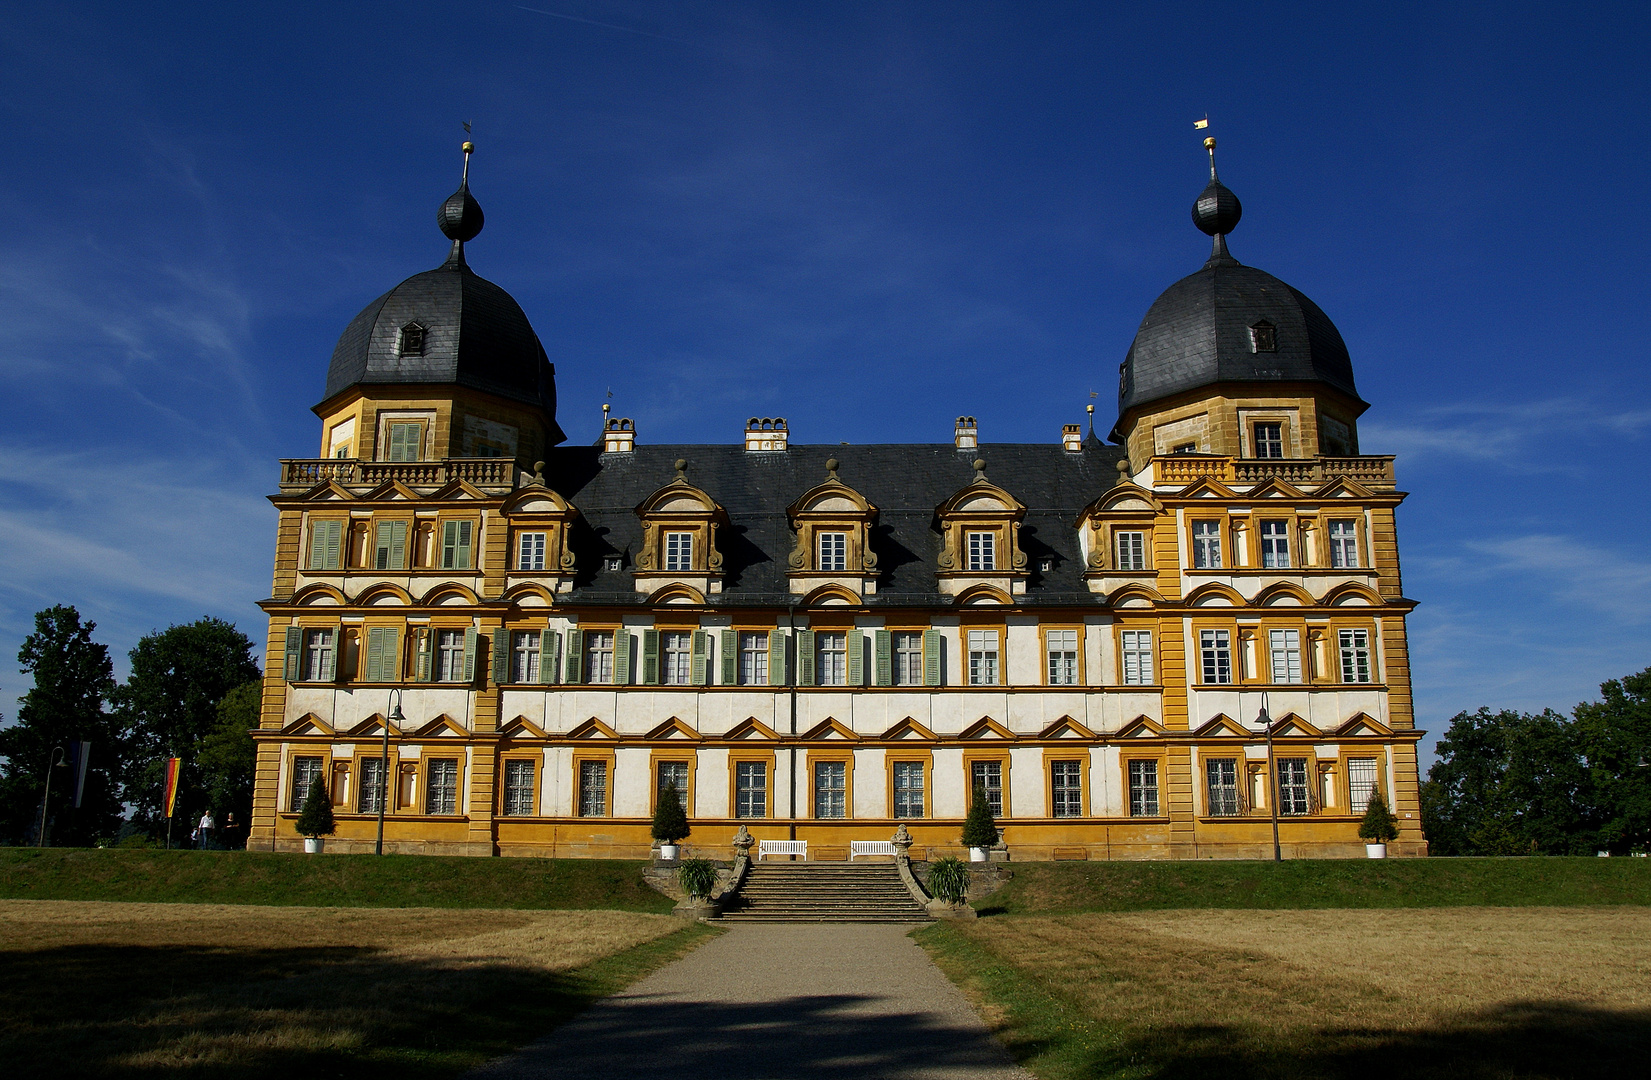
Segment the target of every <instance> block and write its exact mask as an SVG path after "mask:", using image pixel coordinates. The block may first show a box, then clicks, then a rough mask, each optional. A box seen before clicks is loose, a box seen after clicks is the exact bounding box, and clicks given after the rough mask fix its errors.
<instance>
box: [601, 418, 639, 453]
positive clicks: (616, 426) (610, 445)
mask: <svg viewBox="0 0 1651 1080" xmlns="http://www.w3.org/2000/svg"><path fill="white" fill-rule="evenodd" d="M635 449H636V425H635V424H632V423H631V421H630V418H629V417H626V418H624V419H622V420H609V421H608V422H607V424H606V425H604V427H603V429H602V452H603V453H604V454H628V453H630V452H631V451H633V450H635Z"/></svg>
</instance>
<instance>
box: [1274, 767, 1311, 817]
mask: <svg viewBox="0 0 1651 1080" xmlns="http://www.w3.org/2000/svg"><path fill="white" fill-rule="evenodd" d="M1310 811H1311V801H1310V800H1309V798H1308V790H1307V759H1306V758H1299V757H1287V758H1279V759H1278V812H1279V813H1280V814H1285V815H1290V816H1295V817H1300V816H1301V815H1303V814H1306V813H1309V812H1310Z"/></svg>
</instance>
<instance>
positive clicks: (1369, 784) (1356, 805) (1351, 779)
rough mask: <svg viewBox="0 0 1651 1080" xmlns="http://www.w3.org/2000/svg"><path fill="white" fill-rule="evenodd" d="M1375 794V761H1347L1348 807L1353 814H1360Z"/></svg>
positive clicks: (1359, 759) (1360, 759)
mask: <svg viewBox="0 0 1651 1080" xmlns="http://www.w3.org/2000/svg"><path fill="white" fill-rule="evenodd" d="M1375 793H1376V759H1375V758H1373V757H1356V758H1348V759H1347V795H1348V800H1347V801H1348V806H1349V808H1350V809H1351V810H1352V811H1353V813H1355V814H1362V813H1364V811H1365V810H1366V809H1367V808H1368V806H1369V804H1370V796H1372V795H1374V794H1375Z"/></svg>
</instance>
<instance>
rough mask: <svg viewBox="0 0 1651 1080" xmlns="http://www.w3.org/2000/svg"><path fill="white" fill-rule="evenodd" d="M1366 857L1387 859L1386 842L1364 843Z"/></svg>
mask: <svg viewBox="0 0 1651 1080" xmlns="http://www.w3.org/2000/svg"><path fill="white" fill-rule="evenodd" d="M1364 857H1365V858H1367V859H1385V858H1387V845H1386V844H1366V845H1364Z"/></svg>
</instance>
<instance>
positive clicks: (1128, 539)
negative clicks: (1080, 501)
mask: <svg viewBox="0 0 1651 1080" xmlns="http://www.w3.org/2000/svg"><path fill="white" fill-rule="evenodd" d="M1163 512H1164V508H1163V504H1162V503H1160V502H1159V501H1158V499H1157V497H1156V496H1155V495H1153V493H1152V492H1151V491H1149V490H1148V489H1146V488H1144V487H1141V486H1140V485H1138V484H1136V483H1134V482H1133V481H1131V480H1130V479H1129V462H1127V461H1120V462H1118V482H1117V484H1115V485H1114V486H1113V487H1112V488H1111V489H1110V490H1109V491H1107V492H1106V493H1105V494H1103V495H1102V496H1101V497H1100V498H1098V499H1096V500H1095V501H1094V502H1092V503H1090V504H1089V505H1088V506H1086V507H1084V508H1083V510H1082V511H1081V512H1080V513H1079V514H1078V520H1077V521H1076V522H1074V527H1075V528H1076V529H1077V530H1078V547H1079V549H1080V550H1082V551H1083V554H1084V578H1085V580H1086V581H1087V582H1088V584H1089V589H1090V591H1091V592H1096V593H1111V592H1113V591H1114V590H1116V589H1118V588H1121V587H1122V586H1124V585H1127V584H1129V583H1131V582H1132V581H1150V580H1152V578H1153V577H1154V575H1155V574H1156V568H1155V566H1154V561H1155V560H1154V559H1153V535H1152V527H1153V523H1154V522H1155V521H1156V520H1157V518H1158V517H1159V516H1160V515H1162V514H1163Z"/></svg>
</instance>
